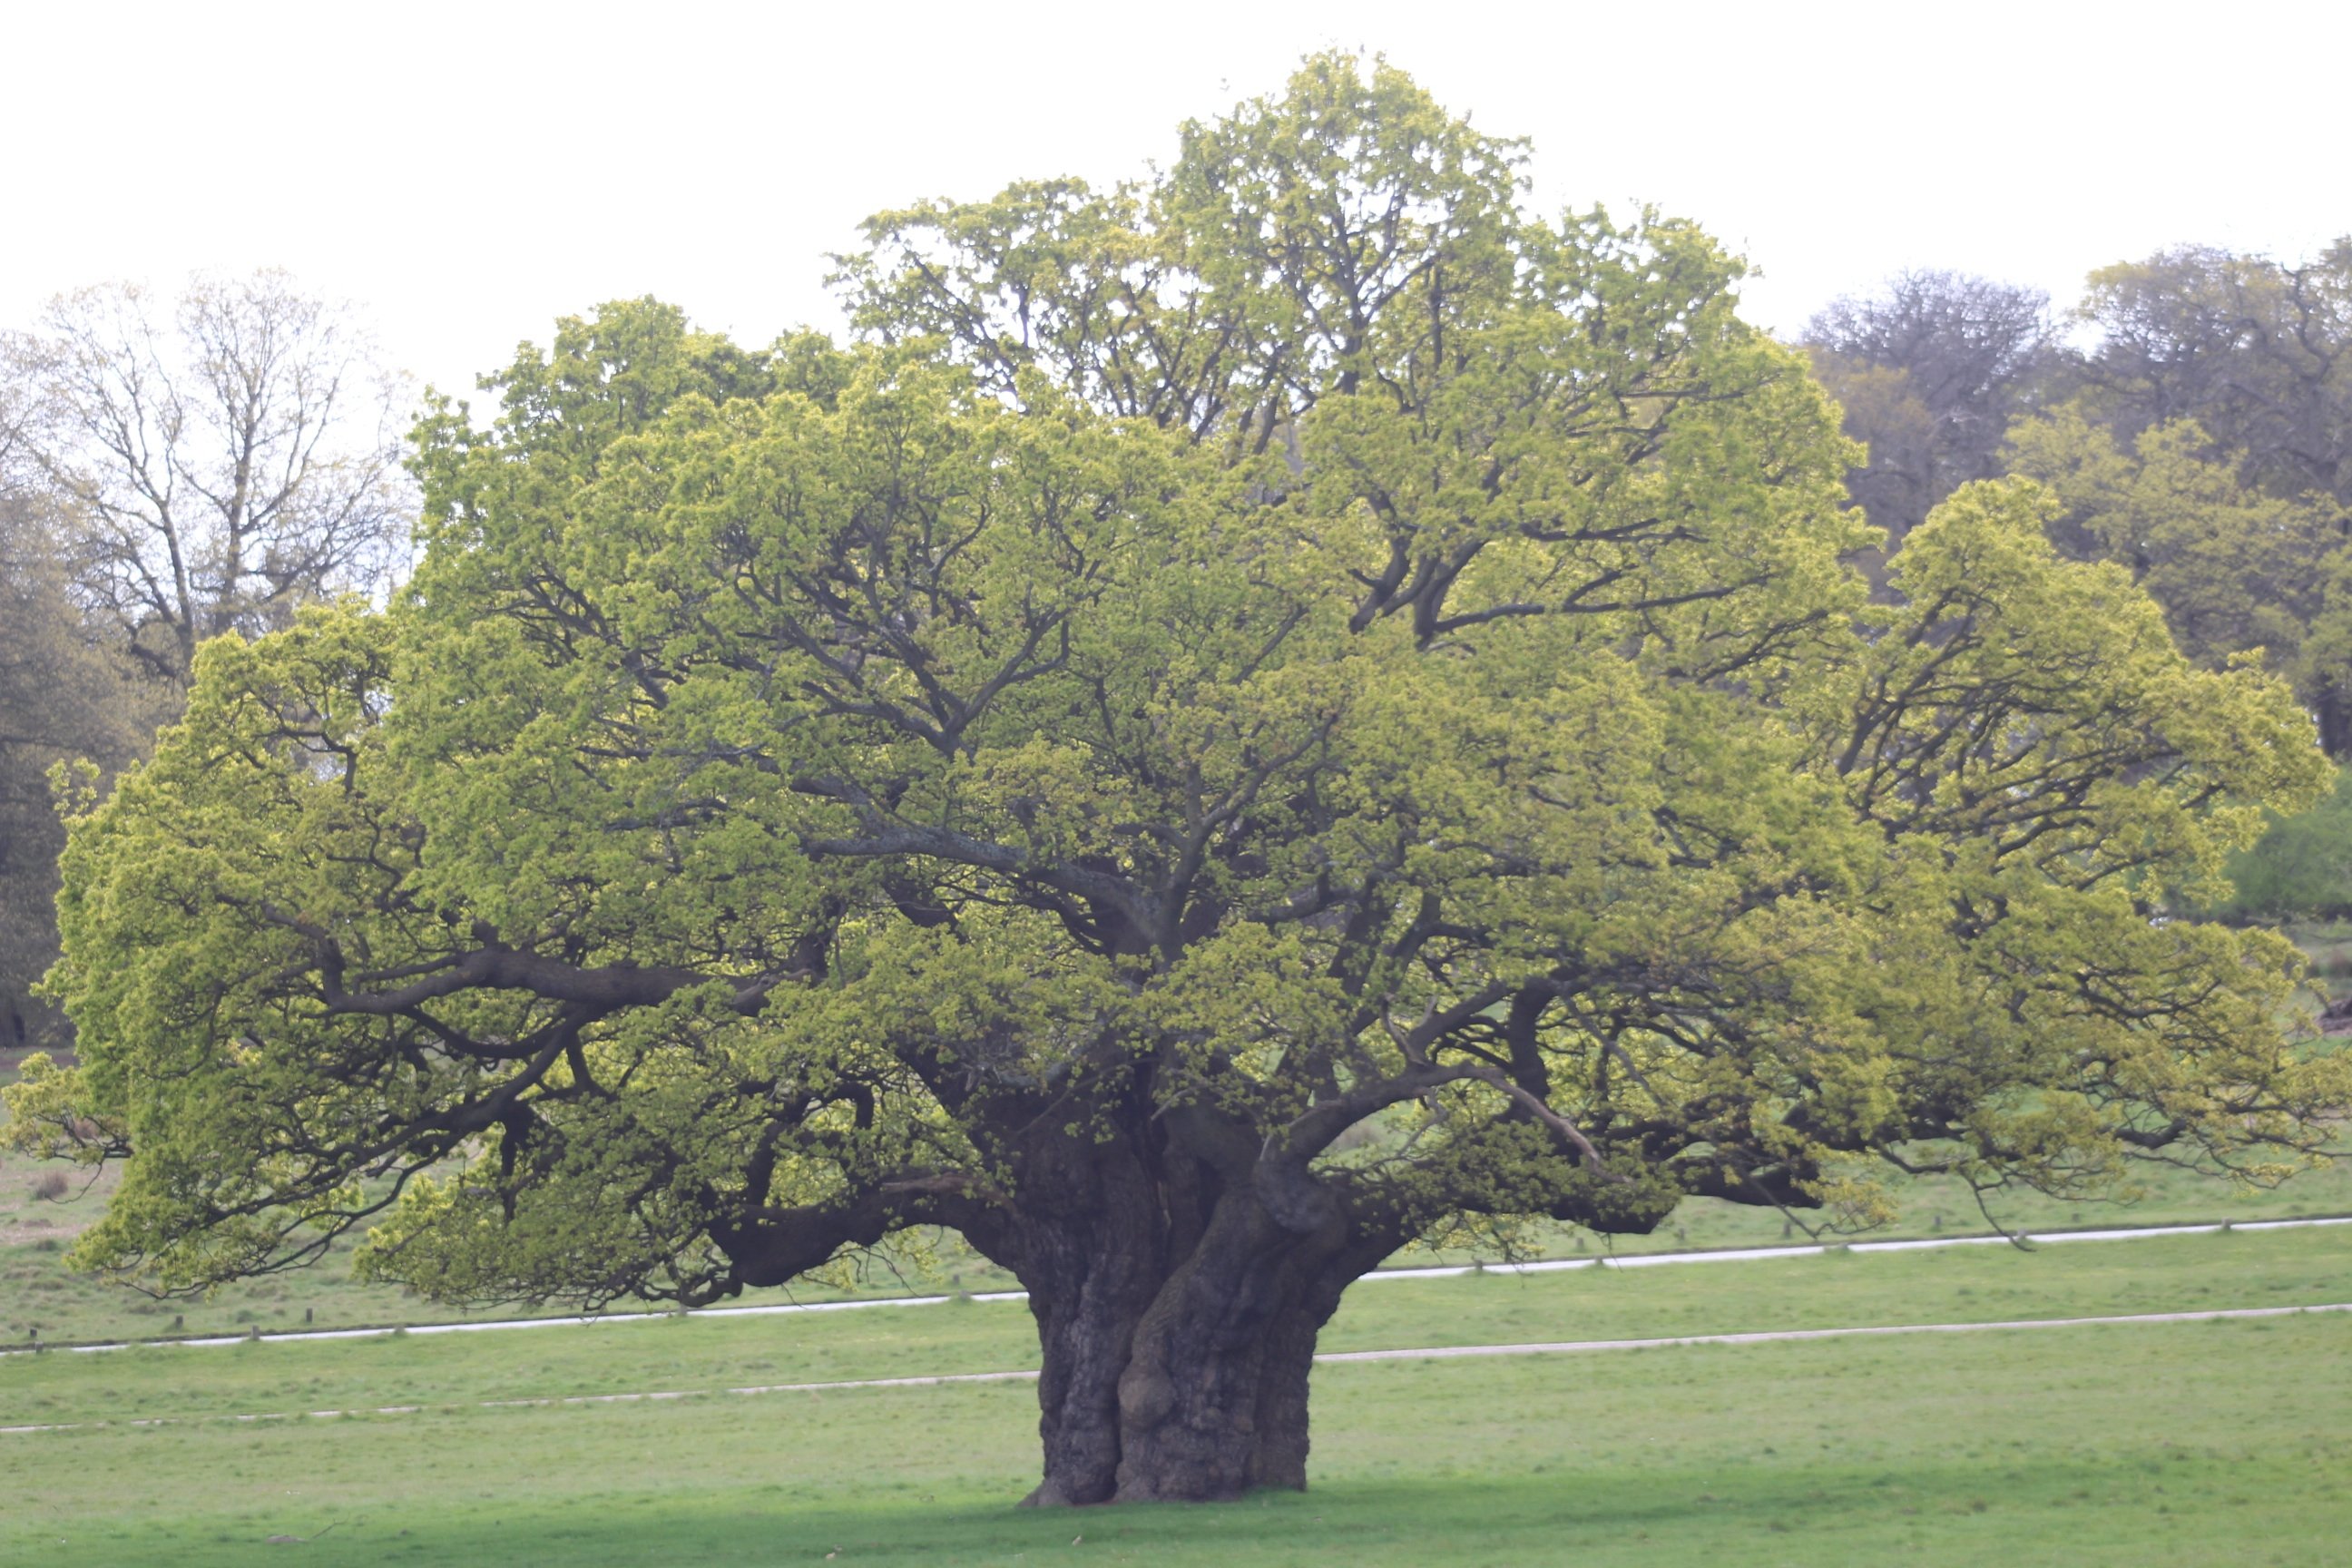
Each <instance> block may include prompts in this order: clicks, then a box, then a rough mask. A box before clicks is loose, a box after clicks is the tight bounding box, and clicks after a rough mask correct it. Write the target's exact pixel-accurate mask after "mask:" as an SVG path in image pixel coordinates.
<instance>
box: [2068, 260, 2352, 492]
mask: <svg viewBox="0 0 2352 1568" xmlns="http://www.w3.org/2000/svg"><path fill="white" fill-rule="evenodd" d="M2078 313H2079V314H2080V315H2081V316H2082V318H2083V319H2084V320H2085V321H2089V322H2090V323H2092V324H2093V325H2095V327H2096V328H2097V329H2098V331H2099V334H2100V342H2099V346H2098V349H2097V351H2096V352H2095V353H2093V354H2092V355H2091V356H2090V359H2089V362H2088V365H2087V375H2088V379H2089V382H2090V384H2091V388H2092V390H2093V394H2094V396H2093V408H2094V411H2095V414H2096V415H2097V416H2099V417H2101V418H2103V419H2104V420H2105V422H2106V423H2107V424H2108V425H2109V426H2111V427H2112V428H2113V429H2114V430H2115V432H2116V436H2117V437H2118V438H2119V439H2121V440H2123V441H2125V442H2126V443H2127V442H2129V441H2131V440H2132V439H2134V438H2136V437H2137V436H2138V435H2139V434H2140V433H2141V432H2142V431H2145V430H2147V429H2149V428H2151V427H2154V426H2159V425H2164V424H2168V423H2170V422H2173V421H2176V420H2182V419H2189V420H2194V421H2196V423H2197V425H2198V426H2199V428H2200V429H2201V430H2202V431H2204V432H2205V434H2206V436H2207V437H2208V438H2209V439H2210V441H2211V443H2212V445H2213V449H2214V450H2215V452H2216V453H2219V454H2222V455H2225V456H2226V458H2227V459H2228V460H2230V461H2231V462H2233V463H2235V464H2237V465H2238V466H2239V468H2240V469H2241V472H2242V478H2243V479H2244V481H2245V482H2246V483H2248V484H2249V485H2252V486H2255V487H2257V488H2259V489H2263V491H2265V492H2266V493H2268V494H2271V495H2274V496H2278V497H2281V498H2286V499H2293V498H2297V497H2300V496H2303V495H2305V494H2308V493H2314V492H2316V493H2318V494H2322V495H2326V496H2328V497H2330V498H2332V499H2333V500H2336V501H2337V502H2339V503H2343V504H2345V505H2347V506H2352V237H2347V238H2345V239H2339V240H2337V241H2336V243H2335V244H2334V245H2333V246H2331V247H2328V248H2327V249H2326V251H2325V252H2323V253H2322V254H2321V255H2320V256H2319V258H2317V259H2315V260H2314V261H2310V262H2307V263H2305V264H2304V265H2302V266H2299V267H2289V266H2286V265H2284V264H2283V263H2281V262H2277V261H2273V260H2271V259H2269V258H2264V257H2250V256H2238V255H2234V254H2232V253H2231V252H2230V251H2227V250H2221V249H2218V248H2214V247H2201V246H2186V247H2181V248H2179V249H2177V250H2169V251H2162V252H2159V253H2158V254H2157V255H2155V256H2153V257H2150V258H2147V260H2145V261H2140V262H2134V263H2126V264H2123V265H2119V266H2116V267H2110V268H2105V269H2103V270H2101V271H2098V272H2095V273H2093V274H2092V275H2091V279H2090V287H2089V290H2088V292H2087V293H2086V295H2085V297H2084V301H2083V304H2082V307H2081V309H2080V310H2079V312H2078Z"/></svg>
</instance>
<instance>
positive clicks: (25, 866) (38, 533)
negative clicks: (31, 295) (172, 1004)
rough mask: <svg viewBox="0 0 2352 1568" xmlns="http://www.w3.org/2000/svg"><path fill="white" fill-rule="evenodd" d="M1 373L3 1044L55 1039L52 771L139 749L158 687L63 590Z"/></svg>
mask: <svg viewBox="0 0 2352 1568" xmlns="http://www.w3.org/2000/svg"><path fill="white" fill-rule="evenodd" d="M13 391H14V389H13V388H11V387H9V386H8V385H7V384H5V383H0V1050H9V1051H14V1050H20V1049H23V1048H26V1047H36V1046H37V1047H56V1046H58V1045H60V1044H62V1030H61V1028H60V1024H61V1020H60V1019H59V1018H58V1015H57V1014H56V1013H55V1011H54V1010H53V1009H51V1008H49V1007H47V1006H46V1005H42V1004H40V1003H38V1002H36V1001H35V1000H34V999H33V998H32V996H31V994H30V993H31V988H32V985H33V984H34V982H36V981H37V980H38V979H39V978H40V977H41V974H42V972H43V971H45V970H47V968H48V966H49V963H50V961H51V960H52V959H54V958H55V957H56V956H57V921H56V920H55V918H54V913H53V910H54V900H55V895H56V890H57V879H58V876H57V861H58V851H59V850H60V849H62V848H63V847H64V845H65V827H64V825H63V824H62V823H61V822H59V821H58V814H57V809H56V806H55V805H54V804H53V801H52V795H51V790H50V786H49V780H48V773H49V770H50V768H51V767H52V766H53V765H55V764H56V763H61V762H71V761H74V760H77V759H89V760H92V761H94V762H96V763H98V764H99V765H100V767H101V768H103V769H104V770H106V771H108V772H111V771H112V770H114V769H117V768H119V767H121V765H122V764H123V763H126V762H128V761H130V760H131V758H132V757H133V756H135V755H137V754H138V753H139V752H140V751H141V750H142V749H143V745H144V742H145V738H146V736H147V735H148V734H149V733H151V732H152V729H153V726H154V723H155V721H157V719H158V718H160V717H161V716H162V708H161V705H160V704H159V703H158V701H157V700H156V699H157V698H158V697H159V696H160V693H158V692H157V691H155V690H154V689H152V687H151V686H150V685H149V684H148V683H146V682H144V681H142V680H140V679H136V677H135V675H134V672H133V671H131V669H129V668H125V666H124V661H122V660H121V658H118V657H116V656H115V654H114V653H113V651H112V649H111V648H110V647H109V646H108V644H107V639H106V638H105V637H104V635H103V633H102V631H101V630H100V629H99V628H95V627H93V626H90V625H89V620H88V618H87V617H86V616H84V615H83V614H82V613H81V611H80V608H79V606H78V605H76V604H75V603H74V602H73V599H72V597H71V595H70V594H69V593H68V577H67V574H66V570H65V565H64V562H63V560H62V558H61V555H60V552H59V550H58V542H57V539H56V536H55V531H54V530H55V519H54V516H53V515H52V513H51V512H50V510H48V508H47V504H46V503H47V497H46V494H45V492H44V491H43V489H42V488H41V486H40V485H39V483H38V482H37V477H36V476H34V475H33V474H30V473H28V472H27V471H26V470H27V467H28V465H27V464H26V462H25V460H24V459H25V451H24V446H23V442H22V429H23V426H22V424H21V415H22V411H23V410H22V405H21V404H18V403H16V402H15V401H14V400H13V399H12V398H11V396H10V394H11V393H12V392H13Z"/></svg>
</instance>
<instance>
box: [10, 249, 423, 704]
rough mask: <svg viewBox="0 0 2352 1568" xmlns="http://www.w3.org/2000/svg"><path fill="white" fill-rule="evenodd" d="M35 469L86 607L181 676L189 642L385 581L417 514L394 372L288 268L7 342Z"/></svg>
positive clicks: (120, 305) (114, 289) (212, 283)
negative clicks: (406, 474) (401, 444)
mask: <svg viewBox="0 0 2352 1568" xmlns="http://www.w3.org/2000/svg"><path fill="white" fill-rule="evenodd" d="M0 376H5V379H6V380H8V381H10V382H12V383H13V384H15V385H16V386H17V387H18V388H20V389H22V390H23V393H24V394H25V395H26V400H27V401H26V408H25V415H24V428H23V442H24V447H25V452H24V457H25V458H26V462H27V463H28V465H29V466H30V467H31V468H32V469H33V470H34V471H35V472H36V473H37V476H38V478H39V479H40V481H41V483H42V484H43V485H44V487H45V488H46V489H47V490H48V491H49V492H50V501H51V506H52V510H53V511H54V512H55V514H56V516H57V518H58V523H59V525H60V533H59V542H60V544H61V546H62V547H63V549H64V551H65V554H66V560H67V565H68V570H69V573H70V574H71V580H72V587H73V591H74V593H75V595H76V597H77V599H78V600H79V602H80V603H81V604H83V605H86V606H88V607H89V608H91V609H93V610H95V611H98V612H100V613H101V614H103V615H104V616H106V617H108V618H109V619H110V621H111V623H112V624H113V626H114V627H115V629H116V632H117V635H118V637H120V638H121V642H122V645H123V646H124V647H127V648H128V649H129V650H130V652H131V655H132V657H134V658H138V659H139V660H140V661H141V662H142V664H143V665H144V666H145V667H146V668H149V669H150V670H152V672H153V673H155V674H156V675H158V676H161V677H163V678H164V679H168V680H170V681H172V682H174V683H179V684H184V682H185V681H186V680H187V679H188V678H189V673H190V670H191V668H192V663H193V660H194V653H195V647H196V645H197V644H198V643H200V642H202V641H203V640H205V638H207V637H218V636H220V635H222V634H224V633H227V632H236V633H240V634H242V635H245V636H247V637H251V636H256V635H258V634H259V633H261V632H264V631H268V630H272V629H275V628H278V627H280V626H286V625H288V624H289V622H290V620H291V618H292V615H293V612H294V610H295V608H296V607H297V606H298V605H301V604H302V603H304V602H306V601H307V600H310V599H313V598H316V597H318V596H320V595H325V594H331V593H334V592H338V591H341V590H346V589H356V590H368V589H372V588H375V587H379V586H381V585H382V584H383V583H384V582H385V581H386V580H387V576H388V574H389V573H390V572H391V570H392V569H393V567H394V565H395V563H396V553H397V551H398V547H399V544H400V542H401V541H402V539H403V538H404V534H405V531H406V527H407V523H408V521H409V518H410V516H411V515H412V510H413V501H412V500H410V497H409V494H408V492H407V489H406V487H405V484H404V479H403V476H402V474H401V472H400V468H399V463H398V457H399V453H398V447H397V442H396V422H398V421H402V420H404V419H405V417H406V414H407V408H406V404H405V396H404V391H403V389H402V386H401V384H400V383H399V382H398V380H397V379H396V378H395V377H394V376H392V375H390V374H387V373H386V372H385V371H384V370H383V368H382V367H381V366H380V365H379V364H378V363H377V362H376V360H375V357H374V351H373V345H372V344H371V343H370V342H368V340H367V339H366V337H365V335H364V333H363V332H362V331H360V330H359V328H358V326H357V324H356V322H355V321H353V319H352V315H351V313H350V312H349V311H348V310H343V309H341V308H339V307H335V306H331V305H330V304H328V303H326V302H325V301H323V300H319V299H316V298H314V297H311V296H310V295H307V294H304V293H302V292H301V291H300V290H299V289H298V288H297V286H296V285H295V282H294V280H293V279H291V278H290V277H289V276H288V275H287V274H285V273H283V272H277V271H261V272H256V273H253V274H251V275H250V276H247V277H243V278H202V279H196V280H194V282H192V283H191V284H190V285H189V286H188V288H187V289H185V290H184V292H183V293H182V294H181V296H180V297H179V299H178V300H175V301H171V302H164V301H160V300H156V299H154V298H153V297H152V295H151V294H150V293H149V292H148V291H147V290H146V289H142V288H140V287H138V286H136V285H131V284H109V285H102V286H100V287H96V288H90V289H82V290H81V291H79V292H78V293H74V294H68V295H65V296H62V297H60V298H59V299H58V300H54V301H53V302H52V303H51V304H50V306H49V308H48V310H47V314H46V316H45V317H44V319H43V320H42V321H41V322H40V324H39V326H38V327H37V329H36V330H34V331H30V332H19V333H12V334H8V335H7V336H6V337H5V338H0Z"/></svg>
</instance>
